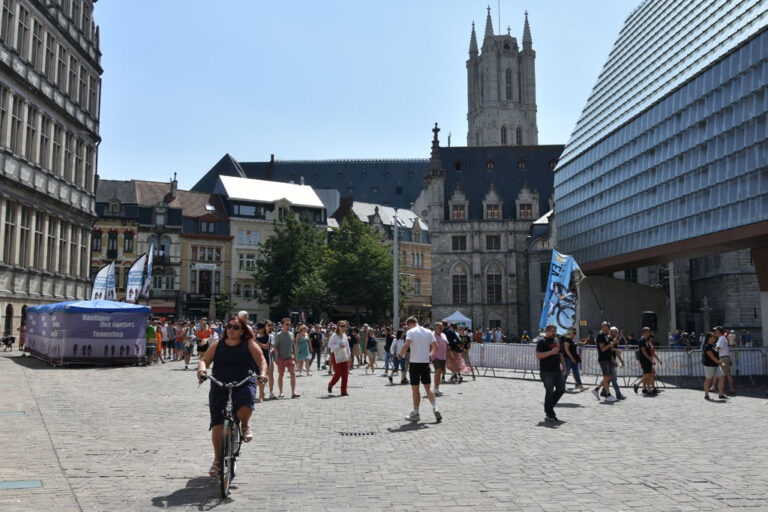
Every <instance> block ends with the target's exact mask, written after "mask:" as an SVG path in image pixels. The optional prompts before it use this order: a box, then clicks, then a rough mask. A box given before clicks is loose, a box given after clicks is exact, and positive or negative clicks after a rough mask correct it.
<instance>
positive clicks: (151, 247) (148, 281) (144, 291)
mask: <svg viewBox="0 0 768 512" xmlns="http://www.w3.org/2000/svg"><path fill="white" fill-rule="evenodd" d="M154 257H155V244H154V242H152V243H151V244H149V250H148V251H147V279H146V281H144V288H142V290H141V296H142V297H144V298H145V299H148V298H149V292H150V291H151V290H152V259H153V258H154Z"/></svg>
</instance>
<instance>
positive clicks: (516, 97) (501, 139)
mask: <svg viewBox="0 0 768 512" xmlns="http://www.w3.org/2000/svg"><path fill="white" fill-rule="evenodd" d="M467 100H468V110H467V121H468V122H469V130H468V131H467V146H523V145H527V146H531V145H536V144H538V143H539V129H538V127H537V126H536V52H535V51H533V39H532V38H531V29H530V27H529V25H528V13H527V12H526V13H525V26H524V27H523V47H522V50H521V49H520V47H519V46H518V44H517V39H516V38H514V37H512V35H511V34H510V29H509V28H507V33H506V34H504V35H495V34H494V33H493V22H492V21H491V8H490V7H488V17H487V18H486V20H485V35H484V37H483V46H482V52H480V53H479V52H478V48H477V35H476V34H475V24H474V23H472V35H471V37H470V42H469V60H467Z"/></svg>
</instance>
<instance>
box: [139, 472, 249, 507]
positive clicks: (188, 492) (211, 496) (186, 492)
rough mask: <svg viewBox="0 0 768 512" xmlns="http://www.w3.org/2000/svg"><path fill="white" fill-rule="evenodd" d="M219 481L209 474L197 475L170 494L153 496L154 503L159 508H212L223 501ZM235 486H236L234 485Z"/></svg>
mask: <svg viewBox="0 0 768 512" xmlns="http://www.w3.org/2000/svg"><path fill="white" fill-rule="evenodd" d="M218 484H219V481H218V480H217V479H215V478H211V477H208V476H196V477H195V478H191V479H190V480H188V481H187V484H186V485H185V486H184V487H183V488H181V489H178V490H176V491H174V492H172V493H171V494H169V495H168V496H157V497H155V498H152V505H153V506H155V507H159V508H171V507H189V506H193V507H197V510H212V509H214V508H216V507H217V506H219V505H220V504H222V503H226V502H227V501H229V500H226V501H222V499H221V498H220V497H219V485H218ZM233 487H234V486H233Z"/></svg>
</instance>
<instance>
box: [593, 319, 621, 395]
mask: <svg viewBox="0 0 768 512" xmlns="http://www.w3.org/2000/svg"><path fill="white" fill-rule="evenodd" d="M610 328H611V324H609V323H608V322H603V325H602V326H601V327H600V334H598V335H597V340H596V341H597V362H598V364H599V365H600V371H601V373H602V374H603V380H602V382H601V383H600V384H598V385H597V387H596V388H595V389H593V390H592V394H594V395H595V398H597V401H598V402H599V401H600V388H603V389H604V390H605V393H606V397H605V401H606V402H615V401H616V397H615V396H613V395H611V388H610V383H611V372H612V370H613V360H612V359H611V351H612V350H613V347H614V345H613V342H611V340H610V337H609V336H608V333H609V332H610Z"/></svg>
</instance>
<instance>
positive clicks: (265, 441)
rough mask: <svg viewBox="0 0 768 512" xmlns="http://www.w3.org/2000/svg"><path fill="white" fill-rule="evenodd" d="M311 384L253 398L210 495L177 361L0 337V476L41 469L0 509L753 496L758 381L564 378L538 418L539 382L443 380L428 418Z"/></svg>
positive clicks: (634, 504) (366, 393) (761, 428)
mask: <svg viewBox="0 0 768 512" xmlns="http://www.w3.org/2000/svg"><path fill="white" fill-rule="evenodd" d="M378 372H379V373H380V372H381V370H379V371H378ZM287 384H288V382H287V380H286V394H288V393H289V392H290V388H289V387H288V386H287ZM326 385H327V377H326V376H325V375H321V374H320V373H313V375H312V376H311V377H302V378H300V379H298V391H299V392H300V393H301V394H302V397H301V398H299V399H296V400H291V399H283V400H278V401H268V402H267V403H265V404H262V405H257V407H256V411H255V416H254V419H255V422H254V423H253V425H254V427H255V434H256V436H255V439H254V441H253V442H252V443H251V444H250V445H246V446H245V447H244V450H243V454H242V457H241V458H240V459H239V461H238V466H239V473H238V475H237V477H236V479H235V480H234V483H233V489H232V497H231V499H229V500H227V501H225V502H222V501H221V500H220V499H219V498H218V487H217V485H216V482H215V481H213V480H211V479H210V478H208V476H207V470H208V467H209V465H210V463H211V460H212V448H211V445H210V437H209V434H208V432H207V426H208V410H207V391H208V389H207V386H208V384H204V385H203V387H201V388H199V389H198V387H197V382H196V380H195V377H194V373H193V371H191V370H190V371H184V370H183V366H182V365H181V364H180V363H176V362H170V363H167V364H165V365H159V366H154V367H149V368H143V367H118V368H51V367H49V366H47V365H45V364H43V363H41V362H39V361H36V360H33V359H32V358H21V357H19V356H18V353H2V354H0V412H2V411H23V412H24V413H25V414H23V415H0V443H2V446H3V451H4V461H3V463H2V464H0V481H15V480H42V482H43V485H42V487H41V488H38V489H15V490H2V491H0V510H2V511H16V510H24V511H27V510H35V511H57V512H58V511H70V510H85V511H112V510H114V511H128V510H158V509H162V508H168V509H171V510H177V511H186V510H214V509H215V510H221V511H229V510H249V511H250V510H270V511H281V510H285V511H289V510H290V511H294V510H365V511H367V512H374V511H379V510H381V511H385V510H386V511H427V510H440V511H445V512H448V511H454V510H456V511H457V510H521V511H541V510H568V511H578V510H587V511H619V510H623V511H662V510H663V511H672V510H681V511H682V510H690V511H699V510H718V511H719V510H742V509H743V510H768V490H766V489H767V488H766V476H768V457H766V448H767V447H768V443H766V437H765V426H766V413H768V407H767V406H766V400H765V399H763V398H748V397H745V396H741V395H740V396H738V397H735V398H733V399H732V400H730V401H729V402H728V403H707V402H705V401H704V399H703V393H702V392H700V391H696V390H691V389H668V390H666V391H664V392H662V393H661V394H660V396H658V397H656V398H643V397H642V396H638V395H635V394H634V393H632V392H631V390H629V398H628V399H627V400H625V401H623V402H619V403H616V404H613V405H611V404H605V403H602V402H601V403H598V402H597V401H596V400H595V398H594V396H593V395H592V394H591V393H568V394H566V395H565V396H564V397H563V399H562V400H561V404H560V406H559V407H558V409H557V412H558V416H560V418H561V419H562V420H565V422H564V423H562V424H561V425H559V426H558V427H556V428H551V427H548V426H547V425H546V424H545V423H544V422H543V419H544V414H543V406H542V399H543V388H542V386H541V384H540V383H539V382H537V381H534V380H530V379H528V380H521V379H507V378H495V379H494V378H490V377H488V378H482V377H481V378H478V380H477V381H476V382H472V381H471V379H470V380H468V381H467V380H465V382H464V383H463V384H460V385H451V384H444V385H443V391H444V392H445V396H444V397H442V398H440V399H439V406H440V410H441V412H442V413H443V416H444V419H443V422H442V423H441V424H436V423H435V421H434V417H433V415H432V412H431V410H430V408H429V406H428V404H427V403H426V401H424V404H422V408H421V418H422V421H421V422H420V423H418V424H412V423H410V422H409V421H407V420H406V419H405V416H406V415H407V414H408V412H409V411H410V409H411V407H410V386H401V385H398V384H395V385H392V386H390V385H389V383H388V382H387V379H385V378H383V377H381V376H379V375H376V376H370V375H368V376H366V375H363V373H362V370H357V369H355V370H354V371H353V372H352V376H351V378H350V389H349V393H350V396H349V397H345V398H342V397H339V396H338V388H337V389H336V396H334V397H330V398H329V397H328V395H327V393H326ZM341 433H368V434H369V435H341ZM370 433H373V435H370Z"/></svg>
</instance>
